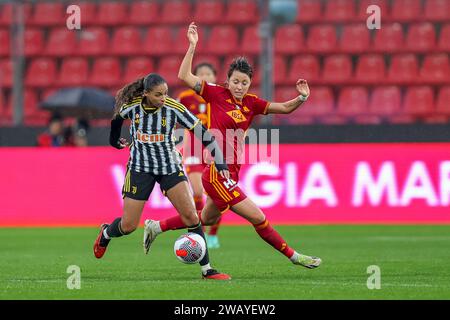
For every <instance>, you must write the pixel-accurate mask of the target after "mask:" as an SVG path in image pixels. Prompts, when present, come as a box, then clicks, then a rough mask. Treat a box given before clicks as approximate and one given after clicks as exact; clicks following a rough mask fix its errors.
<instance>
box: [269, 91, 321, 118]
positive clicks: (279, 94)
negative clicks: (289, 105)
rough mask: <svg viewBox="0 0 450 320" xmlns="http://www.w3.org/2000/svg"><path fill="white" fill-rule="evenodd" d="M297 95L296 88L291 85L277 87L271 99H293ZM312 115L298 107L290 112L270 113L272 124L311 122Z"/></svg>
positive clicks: (281, 100) (282, 100) (278, 100)
mask: <svg viewBox="0 0 450 320" xmlns="http://www.w3.org/2000/svg"><path fill="white" fill-rule="evenodd" d="M297 95H298V92H297V90H296V89H295V87H293V86H288V87H278V88H277V89H276V90H275V98H274V99H273V101H277V102H284V101H289V100H292V99H294V98H295V97H296V96H297ZM313 123H314V117H313V116H312V115H308V114H306V113H305V112H303V109H302V108H300V109H298V110H295V111H294V112H292V113H290V114H279V115H278V114H277V115H275V114H274V115H272V124H291V125H293V124H296V125H299V124H302V125H305V124H313Z"/></svg>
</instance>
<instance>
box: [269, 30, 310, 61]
mask: <svg viewBox="0 0 450 320" xmlns="http://www.w3.org/2000/svg"><path fill="white" fill-rule="evenodd" d="M304 41H305V40H304V35H303V29H302V27H301V26H300V25H298V24H291V25H285V26H281V27H279V28H278V29H277V31H276V33H275V41H274V46H275V52H277V53H285V54H297V53H299V52H301V51H303V50H304V49H305V48H304V46H305V44H304Z"/></svg>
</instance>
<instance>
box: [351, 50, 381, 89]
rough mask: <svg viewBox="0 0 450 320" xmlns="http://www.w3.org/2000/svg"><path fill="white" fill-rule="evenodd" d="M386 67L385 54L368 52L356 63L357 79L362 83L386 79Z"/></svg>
mask: <svg viewBox="0 0 450 320" xmlns="http://www.w3.org/2000/svg"><path fill="white" fill-rule="evenodd" d="M385 77H386V67H385V64H384V56H383V55H379V54H366V55H361V56H359V60H358V63H357V65H356V73H355V79H356V80H357V81H358V82H361V83H374V84H376V83H379V82H382V81H384V80H385Z"/></svg>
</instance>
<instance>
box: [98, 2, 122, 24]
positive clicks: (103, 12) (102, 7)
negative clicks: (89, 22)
mask: <svg viewBox="0 0 450 320" xmlns="http://www.w3.org/2000/svg"><path fill="white" fill-rule="evenodd" d="M129 18H130V16H129V14H128V6H127V4H126V3H122V2H100V3H99V5H98V16H97V24H98V25H101V26H117V25H123V24H128V19H129Z"/></svg>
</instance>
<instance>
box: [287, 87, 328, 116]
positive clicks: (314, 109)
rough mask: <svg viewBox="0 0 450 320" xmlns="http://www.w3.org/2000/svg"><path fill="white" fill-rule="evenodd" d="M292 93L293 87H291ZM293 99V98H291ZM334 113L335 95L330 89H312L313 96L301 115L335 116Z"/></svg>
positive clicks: (301, 111)
mask: <svg viewBox="0 0 450 320" xmlns="http://www.w3.org/2000/svg"><path fill="white" fill-rule="evenodd" d="M289 88H290V90H291V91H290V92H292V94H295V92H293V91H292V86H290V87H289ZM291 99H292V98H291ZM334 112H335V111H334V95H333V91H332V90H331V88H330V87H314V86H313V87H311V96H310V97H309V99H308V102H307V104H306V105H305V107H304V108H302V109H301V110H300V111H299V113H302V114H305V115H311V116H323V115H329V114H333V113H334Z"/></svg>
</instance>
